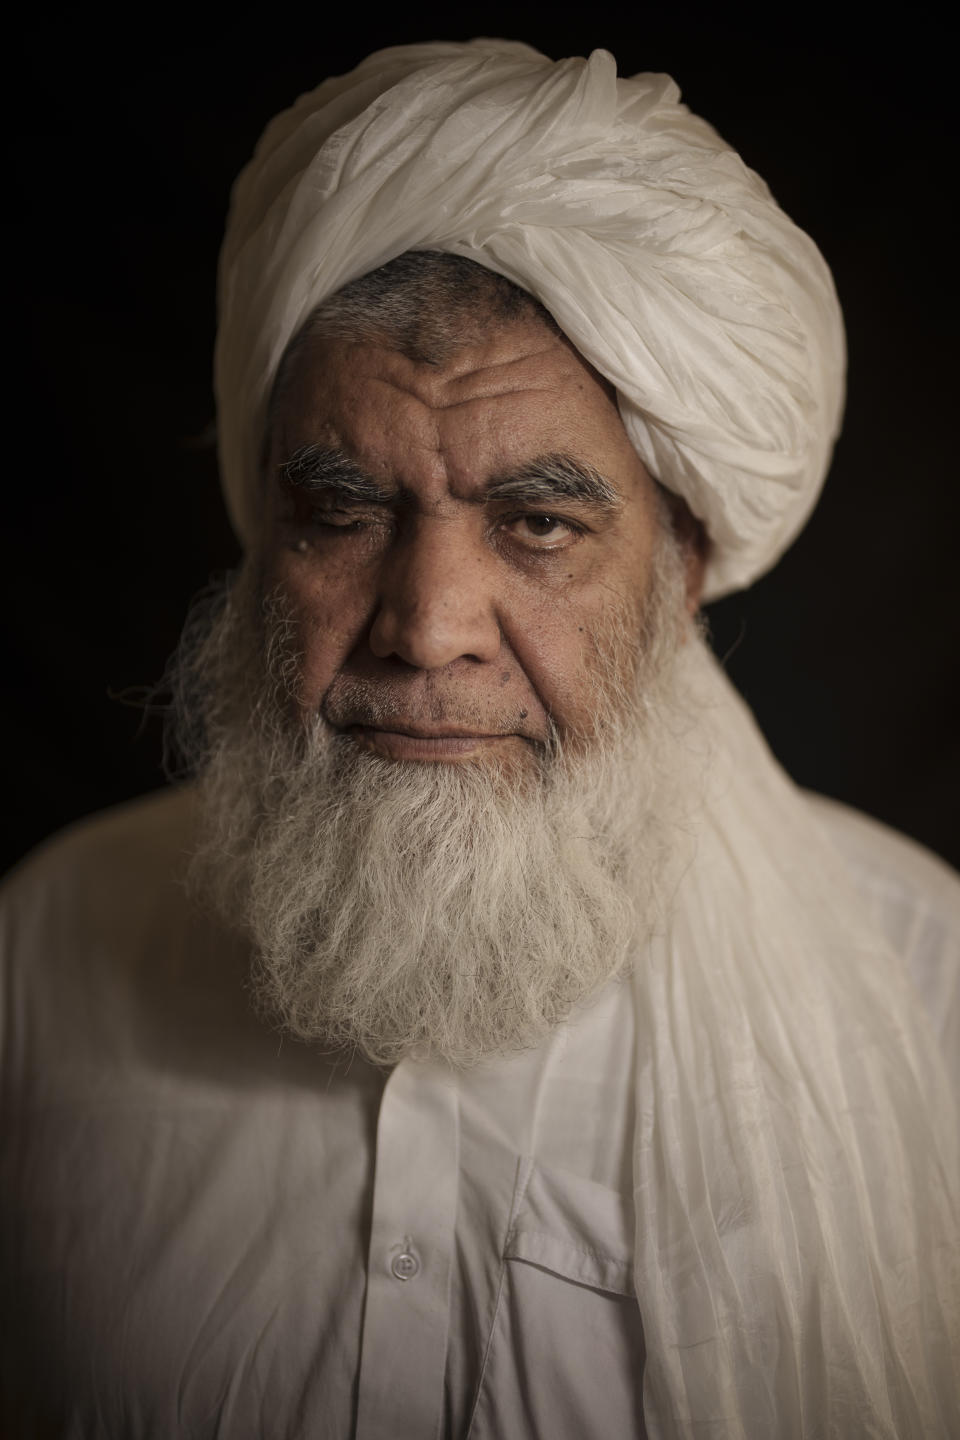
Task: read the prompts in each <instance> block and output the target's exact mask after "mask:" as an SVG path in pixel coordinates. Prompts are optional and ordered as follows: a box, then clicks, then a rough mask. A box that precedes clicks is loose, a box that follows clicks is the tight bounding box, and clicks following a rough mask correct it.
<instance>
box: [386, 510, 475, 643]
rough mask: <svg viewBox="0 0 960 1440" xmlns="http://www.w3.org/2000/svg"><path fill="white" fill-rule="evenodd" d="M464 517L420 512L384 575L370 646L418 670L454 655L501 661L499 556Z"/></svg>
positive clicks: (390, 557)
mask: <svg viewBox="0 0 960 1440" xmlns="http://www.w3.org/2000/svg"><path fill="white" fill-rule="evenodd" d="M485 552H486V547H485V546H483V545H482V543H481V542H479V541H478V540H477V538H476V537H475V536H467V535H465V534H464V533H463V528H462V527H461V525H460V524H459V523H458V522H457V521H456V520H450V519H446V518H444V519H441V518H437V517H422V518H419V519H418V521H417V522H416V524H415V526H414V527H412V530H411V533H409V534H407V535H406V536H404V537H403V538H402V539H400V540H398V541H397V542H396V543H395V544H394V546H393V547H392V549H391V551H390V554H389V555H388V556H387V557H386V559H385V560H384V564H383V569H382V571H381V576H380V590H379V596H378V608H377V613H376V616H375V617H374V621H373V625H372V627H371V629H370V640H369V644H370V649H371V650H372V651H373V653H374V655H376V656H378V657H379V658H380V659H386V658H387V657H388V656H391V655H395V656H397V657H398V659H400V660H404V661H406V663H407V664H408V665H413V666H415V667H416V668H417V669H418V670H439V669H441V668H442V667H443V666H444V665H450V664H452V663H453V661H454V660H460V659H463V658H467V659H471V660H479V661H490V660H495V659H496V658H497V655H498V653H499V650H500V623H499V620H498V618H497V611H496V601H495V596H494V587H493V583H492V575H491V573H490V568H491V567H490V560H491V557H490V555H489V554H488V553H485Z"/></svg>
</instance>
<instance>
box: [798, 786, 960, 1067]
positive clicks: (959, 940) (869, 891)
mask: <svg viewBox="0 0 960 1440" xmlns="http://www.w3.org/2000/svg"><path fill="white" fill-rule="evenodd" d="M807 799H808V801H809V803H810V805H811V806H812V808H813V810H814V813H815V814H816V816H817V818H818V820H819V821H820V823H821V825H822V827H823V828H824V830H825V831H826V832H827V834H828V835H829V838H830V840H831V842H832V844H833V845H834V846H835V848H836V849H837V850H838V851H839V852H840V855H841V856H842V858H843V860H844V861H845V863H846V865H847V868H848V870H849V873H850V876H851V878H852V880H853V882H854V885H855V886H856V888H857V890H858V891H859V893H860V895H861V896H862V898H863V900H864V901H865V902H866V904H867V906H868V907H869V909H870V912H871V914H872V916H873V918H874V920H875V922H876V923H877V924H878V925H879V926H880V928H881V929H882V931H883V933H884V935H885V936H886V938H887V940H888V941H889V942H890V944H891V945H892V947H893V949H894V950H895V951H896V953H897V954H898V955H899V956H900V957H901V959H902V961H903V963H904V965H905V966H906V968H907V971H908V973H909V974H910V977H911V979H912V980H913V983H914V985H915V986H916V988H917V990H918V992H919V994H920V998H921V1000H922V1001H923V1005H924V1009H925V1010H926V1011H927V1013H928V1015H929V1016H930V1019H931V1020H932V1022H933V1026H934V1029H935V1031H936V1032H937V1035H938V1038H939V1040H940V1043H941V1046H942V1047H943V1050H944V1053H945V1054H946V1055H947V1056H948V1057H949V1056H950V1055H954V1056H956V1055H960V875H958V874H957V872H956V871H955V870H953V869H952V868H951V867H950V866H949V865H948V864H947V863H946V862H945V861H944V860H941V859H940V857H939V856H938V855H934V854H933V853H932V852H931V851H929V850H927V849H925V847H924V846H923V845H920V844H918V843H917V841H916V840H911V839H909V838H908V837H907V836H906V835H902V834H900V833H899V832H898V831H896V830H891V829H890V827H889V826H887V825H884V824H882V823H881V822H880V821H879V820H874V819H873V818H872V817H870V816H868V815H864V814H862V813H861V812H860V811H857V810H852V809H850V808H849V806H847V805H842V804H840V803H839V801H836V800H828V799H827V798H826V797H824V796H822V795H814V794H808V795H807Z"/></svg>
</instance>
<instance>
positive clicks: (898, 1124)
mask: <svg viewBox="0 0 960 1440" xmlns="http://www.w3.org/2000/svg"><path fill="white" fill-rule="evenodd" d="M688 659H689V660H692V661H693V670H694V672H695V674H694V678H693V683H694V685H695V693H696V694H697V697H698V703H699V706H700V707H701V709H702V713H703V714H704V716H705V717H706V724H707V726H708V728H709V731H710V732H711V734H712V736H713V745H712V751H711V776H710V784H709V793H708V798H707V803H706V806H705V811H704V817H703V825H702V828H701V830H700V833H699V835H698V838H697V854H696V860H695V863H694V864H693V865H692V866H691V867H690V869H689V870H688V872H687V874H686V875H685V877H684V880H683V881H682V883H681V887H680V891H679V893H678V897H677V903H676V905H675V907H674V911H673V915H672V919H671V922H670V925H669V928H668V930H667V932H666V934H665V935H664V936H662V937H660V938H659V939H657V940H656V941H655V942H654V944H653V946H652V947H651V951H650V955H649V957H648V960H647V963H646V964H645V965H644V966H642V967H639V968H638V970H637V972H636V981H635V984H636V994H637V1001H638V1006H639V1020H638V1032H639V1035H640V1040H639V1053H638V1071H637V1079H638V1092H637V1094H638V1105H637V1111H638V1123H637V1135H636V1151H635V1157H634V1164H635V1185H636V1205H637V1217H636V1218H637V1254H636V1276H637V1294H638V1296H639V1298H640V1305H641V1310H642V1312H643V1315H644V1326H645V1333H646V1336H647V1379H646V1385H647V1389H646V1395H647V1420H648V1426H649V1428H650V1432H651V1435H656V1436H658V1437H668V1436H669V1437H680V1436H684V1437H694V1436H696V1437H714V1436H715V1437H721V1436H722V1437H723V1440H755V1437H758V1436H768V1435H769V1436H776V1437H777V1440H801V1437H803V1440H814V1437H821V1436H822V1437H828V1436H829V1437H832V1440H847V1437H851V1436H869V1437H872V1440H879V1437H884V1440H908V1437H911V1440H930V1437H933V1436H937V1437H941V1440H948V1437H950V1436H953V1435H956V1434H958V1433H960V1396H958V1386H957V1368H956V1367H957V1356H958V1355H960V1170H958V1154H957V1146H958V1109H957V1103H956V1096H955V1095H954V1094H952V1093H951V1091H950V1089H949V1085H948V1081H947V1077H946V1073H945V1071H944V1067H943V1065H942V1060H941V1057H940V1055H939V1054H938V1053H937V1050H936V1047H935V1045H934V1044H933V1042H932V1036H931V1034H930V1030H929V1027H928V1025H927V1024H926V1023H924V1017H923V1016H921V1015H920V1013H919V1012H918V1010H917V1007H916V1005H915V1003H914V999H913V991H912V986H911V983H910V979H909V973H908V971H907V969H906V968H905V967H904V965H903V963H902V956H898V955H897V954H896V952H895V948H894V946H893V945H891V943H890V938H889V932H888V934H886V935H885V934H884V931H883V930H882V929H881V928H880V926H878V924H877V915H878V910H877V909H876V908H874V907H865V906H864V904H863V901H862V898H861V897H860V895H858V893H857V886H856V885H855V882H854V876H853V875H852V873H851V871H850V870H849V869H848V868H847V865H846V864H845V863H844V862H843V861H842V859H841V856H840V854H839V853H838V851H837V850H836V849H835V848H834V844H833V843H832V841H831V838H830V835H829V832H828V831H825V829H824V826H823V824H822V820H821V819H818V817H817V815H816V814H815V813H813V812H811V808H810V805H809V802H808V800H807V799H806V797H804V796H802V795H801V794H799V793H798V792H797V790H796V789H795V788H794V787H793V786H792V785H791V784H790V782H789V781H788V779H787V777H786V776H785V775H784V774H783V772H782V770H781V769H780V768H779V766H778V765H777V764H776V763H775V762H774V760H773V759H772V757H771V756H770V755H769V753H768V752H767V750H766V747H765V745H764V743H763V740H762V738H761V736H760V735H759V733H758V731H757V729H756V726H755V724H754V722H753V720H752V717H751V716H750V715H749V712H748V711H747V710H746V707H745V706H744V705H743V703H742V701H741V700H740V698H739V697H738V696H737V695H736V692H735V691H734V690H733V689H732V687H731V686H730V685H729V684H728V682H727V681H726V678H725V677H724V676H723V675H722V673H721V672H720V671H719V670H718V668H717V667H716V665H715V662H713V661H712V660H709V659H708V658H707V656H706V655H705V654H703V653H697V652H694V653H693V654H692V655H690V656H688ZM822 814H823V811H822V810H821V815H822ZM907 928H908V929H909V927H907ZM918 939H919V928H918V930H917V932H916V933H915V934H914V936H913V940H914V943H916V942H917V941H918ZM954 945H956V941H954ZM954 954H956V950H954ZM955 976H956V972H955V969H954V977H955ZM954 984H955V978H954ZM954 995H955V991H954ZM955 1004H956V1001H955V999H954V1002H953V1007H954V1013H955ZM947 1019H948V1017H947V1016H943V1017H940V1018H939V1020H938V1023H942V1022H943V1021H945V1020H947Z"/></svg>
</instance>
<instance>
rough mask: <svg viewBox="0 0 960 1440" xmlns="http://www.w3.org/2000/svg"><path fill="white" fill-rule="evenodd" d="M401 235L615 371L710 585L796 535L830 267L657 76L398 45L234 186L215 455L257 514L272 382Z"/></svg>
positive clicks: (813, 425) (820, 424) (732, 579)
mask: <svg viewBox="0 0 960 1440" xmlns="http://www.w3.org/2000/svg"><path fill="white" fill-rule="evenodd" d="M405 250H445V251H452V252H454V253H456V254H459V255H465V256H468V257H469V258H471V259H474V260H477V261H479V262H480V263H481V264H483V265H485V266H487V267H488V269H491V270H495V271H498V272H500V273H501V274H503V275H506V276H507V277H508V278H509V279H511V280H513V281H515V282H516V283H517V284H519V285H521V286H522V287H523V288H524V289H526V290H529V291H530V292H532V293H533V294H534V295H536V296H537V298H538V299H539V300H540V301H541V302H542V303H543V304H544V305H545V306H546V308H547V309H548V310H549V311H550V312H551V314H552V315H553V316H554V318H555V319H556V321H557V323H558V324H559V325H560V327H561V328H562V329H563V330H564V332H565V333H566V334H567V335H568V336H569V338H570V339H571V341H572V342H573V343H574V345H576V347H577V349H578V350H579V351H580V352H581V354H583V355H584V356H585V357H586V358H587V359H588V360H589V361H590V362H591V363H592V364H593V365H594V366H595V367H596V369H597V370H598V371H600V373H601V374H602V375H605V376H606V377H607V379H609V380H610V381H611V382H612V384H613V385H615V386H616V389H617V391H618V394H619V399H620V409H621V413H622V415H623V420H624V423H625V425H626V427H627V431H628V433H629V435H630V438H631V440H632V442H633V444H634V446H635V447H636V449H637V452H638V453H639V455H640V457H641V459H642V460H643V462H644V464H645V465H646V467H647V469H648V470H649V471H650V473H651V474H652V475H654V476H656V477H657V479H658V480H660V481H661V482H662V483H663V484H664V485H666V486H667V487H668V488H669V489H671V490H674V491H676V492H677V493H678V494H680V495H682V496H683V497H684V498H685V499H686V501H687V502H688V504H689V505H690V508H691V509H692V510H693V512H694V514H696V515H697V516H699V518H700V519H701V520H702V521H703V522H704V524H705V525H706V528H707V531H708V533H709V535H710V537H711V540H712V541H713V547H714V550H713V556H712V559H711V565H710V570H709V572H708V577H707V582H708V583H707V596H708V598H715V597H717V596H718V595H721V594H724V593H725V592H727V591H730V590H734V589H737V588H739V587H741V586H745V585H747V584H749V583H750V582H751V580H753V579H754V578H756V576H758V575H760V574H762V573H763V572H764V571H765V570H767V569H768V568H769V567H770V566H771V565H772V564H773V563H774V561H775V560H776V559H777V558H778V557H779V556H780V554H781V553H782V552H783V550H784V549H785V548H786V547H787V545H788V544H789V543H790V542H791V540H793V538H794V537H795V536H796V534H797V533H798V531H799V530H800V528H801V527H802V525H803V524H804V522H805V521H806V519H807V517H808V515H809V513H810V511H811V510H812V508H813V505H814V503H815V501H816V498H817V494H818V492H819V489H820V485H821V483H822V481H823V477H824V474H825V472H826V469H827V465H828V463H829V458H830V453H831V449H832V446H833V441H834V439H835V438H836V434H837V430H838V427H839V419H840V413H841V409H842V402H843V372H844V342H843V327H842V321H841V317H840V311H839V307H838V304H837V300H836V295H835V293H834V289H833V284H832V282H831V278H830V272H829V270H828V269H827V266H826V264H825V262H824V260H823V258H822V257H821V255H820V253H819V251H818V250H817V248H816V246H815V245H814V244H813V242H812V241H811V240H810V239H809V238H808V237H807V236H806V235H805V234H804V233H803V232H802V231H801V230H799V229H798V228H797V226H796V225H794V224H793V222H792V221H791V220H789V219H788V218H787V217H786V215H784V213H783V211H782V210H780V209H779V207H778V206H777V204H776V203H775V201H774V200H773V198H772V197H771V195H770V192H769V191H768V189H767V187H766V186H765V185H764V183H763V181H762V180H760V179H759V177H758V176H757V175H755V174H754V173H753V172H752V171H751V170H749V169H747V167H746V166H745V165H744V164H743V162H742V161H741V160H740V158H739V157H738V156H737V155H736V154H735V153H734V152H733V151H732V150H731V149H730V148H729V147H728V146H727V145H725V144H724V142H723V141H722V140H721V139H720V137H719V136H718V135H717V134H716V132H715V131H714V130H713V129H712V128H711V127H710V126H709V125H708V124H706V122H705V121H703V120H700V119H698V118H697V117H696V116H694V115H691V114H690V112H689V111H688V110H687V108H686V106H684V105H682V104H680V102H679V91H678V89H677V87H676V85H675V84H674V82H673V81H672V80H671V79H670V78H669V77H668V76H665V75H636V76H634V77H633V78H632V79H628V80H624V79H618V78H617V74H616V64H615V61H614V59H613V57H612V56H611V55H609V54H608V53H607V52H606V51H603V50H597V51H594V53H593V54H592V55H591V56H590V58H589V59H588V60H583V59H570V60H562V61H559V62H557V63H554V62H553V61H551V60H548V59H547V58H545V57H544V56H542V55H540V54H538V53H537V51H535V50H532V49H530V48H529V47H528V46H526V45H522V44H518V43H515V42H509V41H502V40H474V41H471V42H470V43H468V44H425V45H406V46H397V47H395V48H393V49H389V50H382V51H380V52H378V53H377V54H375V55H371V56H370V57H369V58H368V59H367V60H365V61H364V62H363V63H362V64H361V65H359V66H358V67H357V68H356V69H355V70H353V71H352V72H351V73H350V74H348V75H345V76H340V77H337V78H334V79H331V80H327V81H326V82H325V83H324V84H322V85H320V86H319V87H318V88H317V89H316V90H313V91H311V92H310V93H309V94H307V95H303V96H301V98H300V99H299V100H298V101H297V102H296V104H295V105H293V106H292V107H291V109H289V110H287V111H285V112H284V113H283V114H281V115H279V116H277V118H276V119H275V120H273V121H272V123H271V124H270V125H269V126H268V127H267V129H266V131H265V133H264V135H263V137H262V138H261V140H260V143H259V145H258V146H257V149H256V152H255V154H254V157H253V159H252V161H251V162H250V164H249V165H248V166H247V167H246V169H245V170H244V171H243V173H242V174H241V175H240V177H239V179H238V180H237V183H236V186H235V188H234V192H233V197H232V203H231V208H230V217H229V222H228V227H227V234H226V239H225V241H224V246H223V251H222V254H221V260H220V279H219V286H220V288H219V307H220V325H219V333H218V338H217V353H216V389H217V403H218V425H219V441H220V455H221V467H222V475H223V483H224V488H225V491H226V496H227V502H228V505H229V509H230V514H231V517H232V519H233V523H234V525H235V527H236V529H237V531H238V533H239V534H240V536H241V538H242V539H244V540H245V541H249V540H250V539H251V538H252V536H253V534H254V531H255V523H256V515H257V506H256V486H257V479H258V477H257V471H258V466H259V459H260V450H261V444H262V438H263V436H262V432H263V426H264V419H265V414H266V407H267V403H268V400H269V395H270V390H271V387H272V384H273V380H274V377H275V375H276V372H277V368H278V366H279V363H280V359H281V357H282V355H283V352H284V350H285V348H286V346H287V344H288V343H289V341H290V340H291V339H292V337H293V336H294V335H295V334H296V332H297V330H298V329H299V328H300V326H301V325H302V324H303V322H304V321H305V320H306V318H307V316H308V315H309V314H310V312H311V310H313V309H314V307H315V306H317V305H318V304H319V303H320V302H321V301H322V300H323V299H324V298H326V297H327V296H329V295H331V294H333V292H334V291H336V290H338V289H340V288H341V287H342V286H343V285H345V284H347V283H348V282H349V281H351V280H354V279H356V278H357V277H359V276H360V275H364V274H366V273H367V272H368V271H370V270H374V269H376V268H377V267H378V266H380V265H383V264H385V263H386V262H387V261H388V260H391V259H393V258H394V257H395V256H397V255H399V254H401V253H402V252H403V251H405Z"/></svg>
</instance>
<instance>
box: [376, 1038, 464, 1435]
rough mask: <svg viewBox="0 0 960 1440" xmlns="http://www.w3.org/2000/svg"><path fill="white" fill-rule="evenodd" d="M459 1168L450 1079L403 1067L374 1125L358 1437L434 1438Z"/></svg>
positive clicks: (429, 1068)
mask: <svg viewBox="0 0 960 1440" xmlns="http://www.w3.org/2000/svg"><path fill="white" fill-rule="evenodd" d="M458 1167H459V1113H458V1098H457V1090H456V1085H455V1080H454V1077H453V1075H452V1074H451V1072H450V1071H448V1070H445V1069H443V1068H441V1067H439V1066H436V1065H432V1064H425V1063H417V1062H414V1061H411V1060H405V1061H403V1062H402V1063H401V1064H400V1065H398V1066H397V1068H396V1069H395V1070H394V1072H393V1074H392V1075H391V1076H390V1079H389V1080H388V1081H387V1084H386V1087H385V1090H384V1094H383V1099H382V1101H381V1105H380V1118H379V1121H378V1124H377V1154H376V1169H375V1177H374V1197H373V1223H372V1228H371V1235H370V1252H369V1256H368V1262H367V1298H366V1305H365V1309H364V1321H363V1341H362V1346H361V1353H360V1385H359V1400H358V1409H357V1440H407V1437H410V1440H413V1437H416V1440H431V1437H435V1436H437V1435H439V1433H440V1428H441V1424H442V1420H443V1378H444V1368H445V1365H446V1355H447V1339H448V1328H449V1313H450V1275H451V1267H452V1264H453V1244H454V1224H455V1221H456V1211H457V1175H458Z"/></svg>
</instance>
